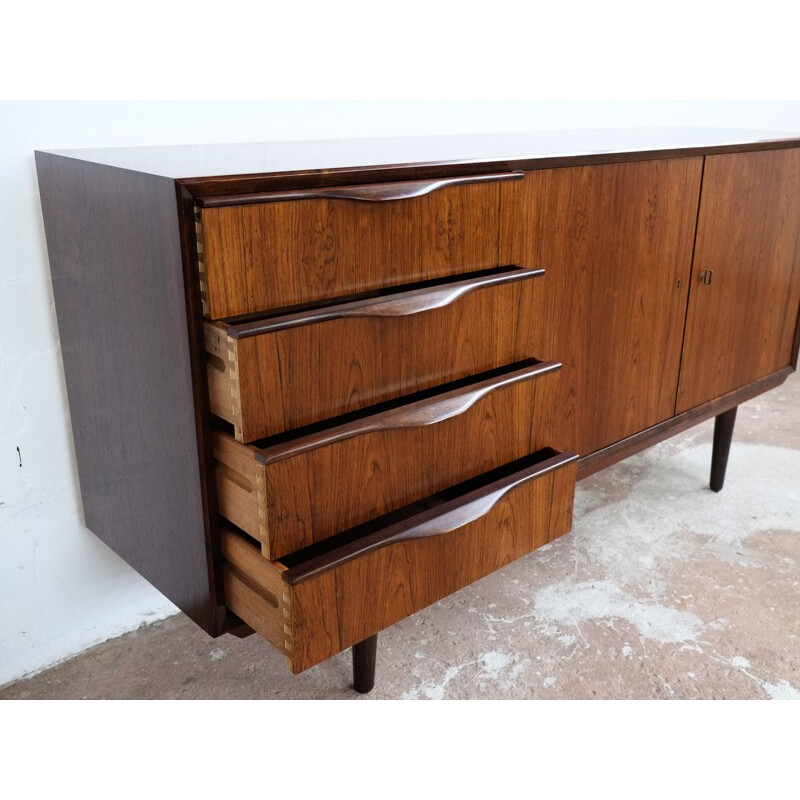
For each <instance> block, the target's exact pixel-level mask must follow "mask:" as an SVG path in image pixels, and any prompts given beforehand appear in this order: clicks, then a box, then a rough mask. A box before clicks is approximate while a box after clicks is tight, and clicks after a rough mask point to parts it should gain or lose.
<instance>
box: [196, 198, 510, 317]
mask: <svg viewBox="0 0 800 800" xmlns="http://www.w3.org/2000/svg"><path fill="white" fill-rule="evenodd" d="M500 185H501V184H498V183H495V182H491V183H474V184H468V185H465V186H464V185H457V186H453V187H445V188H443V189H440V190H438V191H434V192H432V193H430V194H426V195H423V196H421V197H415V198H412V199H407V200H398V201H393V202H382V203H366V202H358V201H353V200H346V199H339V200H334V199H317V200H294V201H288V202H278V203H261V204H258V205H242V206H231V207H225V208H210V209H204V210H203V211H202V241H203V250H204V256H203V266H204V274H205V277H204V280H205V285H206V287H207V295H208V306H207V315H208V316H209V317H211V318H212V319H219V318H222V317H230V316H235V315H239V314H248V313H254V312H261V311H268V310H270V309H273V308H281V307H284V306H291V305H296V304H301V303H310V302H316V301H322V300H328V299H330V298H332V297H345V296H347V295H352V294H356V293H360V292H369V291H372V290H375V289H380V288H382V287H385V286H392V285H397V284H404V283H413V282H415V281H422V280H428V279H431V278H437V277H442V276H445V275H452V274H454V273H460V272H466V271H468V270H471V269H476V270H477V269H481V268H485V267H493V266H497V265H498V264H499V261H498V259H497V245H498V241H497V239H498V235H497V231H498V227H499V196H500V189H499V186H500Z"/></svg>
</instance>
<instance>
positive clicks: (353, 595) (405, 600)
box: [221, 448, 578, 673]
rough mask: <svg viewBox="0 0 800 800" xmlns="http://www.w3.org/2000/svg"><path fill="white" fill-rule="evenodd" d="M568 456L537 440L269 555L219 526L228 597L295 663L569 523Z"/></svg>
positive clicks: (409, 609)
mask: <svg viewBox="0 0 800 800" xmlns="http://www.w3.org/2000/svg"><path fill="white" fill-rule="evenodd" d="M577 460H578V457H577V456H576V455H572V454H564V453H558V452H556V451H555V450H552V449H550V448H545V449H543V450H539V451H537V452H536V453H532V454H530V455H527V456H525V457H524V458H521V459H518V460H517V461H514V462H511V463H509V464H506V465H504V466H502V467H500V468H498V469H495V470H492V471H490V472H487V473H484V474H483V475H481V476H479V477H478V478H473V479H471V480H469V481H465V482H464V483H461V484H458V485H457V486H454V487H451V488H449V489H447V490H445V491H443V492H440V493H439V494H436V495H432V496H430V497H428V498H426V499H425V500H423V501H420V502H418V503H415V504H412V505H410V506H407V507H405V508H404V509H402V510H400V511H396V512H393V513H392V514H391V515H387V516H386V517H383V518H380V519H377V520H374V521H372V522H370V523H367V524H365V525H362V526H359V527H356V528H353V529H351V530H350V531H347V532H345V533H343V534H340V535H339V536H337V537H334V538H332V539H329V540H327V541H326V542H324V543H322V544H318V545H314V546H312V547H311V548H306V549H305V550H301V551H298V552H297V553H295V554H293V555H292V556H289V557H286V558H284V559H281V560H280V561H276V562H270V561H267V560H266V559H265V558H264V557H263V556H262V555H261V552H260V549H259V547H258V546H257V545H256V544H255V543H254V542H253V541H251V540H250V539H249V538H248V537H246V536H245V535H244V534H243V533H241V532H239V531H236V530H234V529H232V528H223V530H222V532H221V535H222V556H223V565H224V566H223V569H224V587H225V602H226V605H227V606H228V608H230V609H231V611H233V613H234V614H236V615H237V616H238V617H240V618H241V619H242V620H243V621H244V622H246V623H247V624H248V625H250V627H252V628H253V629H254V630H255V631H257V632H258V633H260V634H261V635H262V636H264V638H266V639H267V640H268V641H270V642H271V643H272V644H273V645H275V646H276V647H277V648H278V649H279V650H281V651H282V652H284V653H286V655H287V656H288V658H289V666H290V669H291V670H292V672H295V673H297V672H301V671H303V670H305V669H308V668H309V667H311V666H313V665H314V664H317V663H319V662H320V661H323V660H324V659H326V658H329V657H330V656H332V655H335V654H336V653H338V652H340V651H341V650H344V649H345V648H347V647H351V646H352V645H354V644H357V643H359V642H361V641H363V640H364V639H366V638H368V637H370V636H372V635H374V634H376V633H378V632H379V631H381V630H383V629H384V628H386V627H388V626H390V625H392V624H394V623H395V622H397V621H399V620H401V619H403V618H404V617H407V616H409V615H410V614H413V613H414V612H416V611H419V610H420V609H422V608H424V607H425V606H428V605H430V604H431V603H435V602H437V601H438V600H441V599H442V598H443V597H446V596H447V595H449V594H451V593H453V592H455V591H457V590H458V589H460V588H462V587H463V586H467V585H468V584H470V583H472V582H473V581H476V580H477V579H478V578H481V577H483V576H484V575H488V574H489V573H491V572H493V571H494V570H497V569H499V568H501V567H503V566H505V565H507V564H509V563H511V562H512V561H514V560H515V559H517V558H520V557H521V556H523V555H525V554H526V553H528V552H530V551H531V550H534V549H535V548H537V547H540V546H542V545H544V544H547V543H548V542H550V541H552V540H553V539H555V538H556V537H558V536H561V535H562V534H564V533H567V532H568V531H569V530H570V528H571V527H572V503H573V498H574V490H575V476H576V469H577Z"/></svg>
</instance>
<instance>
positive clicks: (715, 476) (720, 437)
mask: <svg viewBox="0 0 800 800" xmlns="http://www.w3.org/2000/svg"><path fill="white" fill-rule="evenodd" d="M737 408H738V406H734V407H733V408H732V409H731V410H730V411H726V412H725V413H724V414H720V415H719V416H718V417H717V419H716V421H715V422H714V450H713V452H712V453H711V480H710V482H709V483H710V486H711V488H712V489H713V490H714V491H715V492H718V491H719V490H720V489H721V488H722V485H723V484H724V483H725V470H726V468H727V466H728V453H730V451H731V439H732V438H733V426H734V423H735V422H736V409H737Z"/></svg>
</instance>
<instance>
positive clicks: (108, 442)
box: [36, 153, 224, 633]
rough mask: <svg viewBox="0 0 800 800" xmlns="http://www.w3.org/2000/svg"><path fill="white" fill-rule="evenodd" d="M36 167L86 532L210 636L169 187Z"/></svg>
mask: <svg viewBox="0 0 800 800" xmlns="http://www.w3.org/2000/svg"><path fill="white" fill-rule="evenodd" d="M36 164H37V171H38V175H39V187H40V191H41V199H42V211H43V216H44V223H45V231H46V235H47V245H48V251H49V255H50V268H51V274H52V278H53V294H54V297H55V302H56V310H57V316H58V327H59V333H60V338H61V351H62V357H63V361H64V374H65V378H66V385H67V395H68V398H69V407H70V415H71V421H72V432H73V437H74V441H75V456H76V460H77V465H78V474H79V478H80V488H81V497H82V499H83V510H84V516H85V522H86V525H87V527H88V528H89V529H90V530H91V531H92V532H93V533H95V534H96V535H97V536H98V537H99V538H100V539H102V540H103V541H104V542H105V543H106V544H107V545H109V547H111V549H112V550H114V551H115V552H116V553H118V554H119V555H120V556H121V557H122V558H124V559H125V560H126V561H127V562H128V563H129V564H130V565H131V566H133V567H134V568H135V569H136V570H137V571H138V572H139V573H140V574H142V575H143V576H144V577H145V578H146V579H147V580H149V581H150V582H151V583H152V584H153V585H154V586H155V587H156V588H157V589H159V590H160V591H161V592H163V593H164V594H165V595H166V596H167V597H168V598H169V599H170V600H172V602H174V603H175V604H176V605H177V606H178V607H179V608H181V609H182V610H183V611H184V612H185V613H186V614H188V615H189V616H190V617H191V618H192V619H193V620H194V621H195V622H197V623H198V624H199V625H201V626H202V627H203V628H205V629H206V630H207V631H209V632H212V633H218V632H219V624H220V620H221V617H222V613H223V612H224V609H223V608H221V607H218V606H217V600H216V587H215V584H214V572H213V569H212V568H211V559H210V555H209V552H208V550H207V541H206V530H205V524H204V506H203V489H202V486H201V465H200V455H199V449H198V440H197V429H196V417H195V398H194V391H193V389H194V387H193V384H192V367H191V355H190V344H189V338H188V334H187V301H186V299H185V295H184V272H183V264H182V256H181V231H180V222H179V213H178V199H177V195H176V186H175V183H174V181H172V180H169V179H165V178H156V177H153V176H150V175H143V174H140V173H136V172H129V171H126V170H121V169H114V168H111V167H103V166H98V165H95V164H90V163H86V162H82V161H78V160H76V159H71V158H61V157H58V156H53V155H48V154H45V153H37V154H36ZM190 296H191V295H190ZM192 311H193V310H192V309H190V313H191V312H192ZM195 313H197V312H195Z"/></svg>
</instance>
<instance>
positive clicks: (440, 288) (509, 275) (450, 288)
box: [223, 265, 544, 339]
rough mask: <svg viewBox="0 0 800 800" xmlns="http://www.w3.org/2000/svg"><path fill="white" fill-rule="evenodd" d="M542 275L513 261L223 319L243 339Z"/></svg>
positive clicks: (388, 311)
mask: <svg viewBox="0 0 800 800" xmlns="http://www.w3.org/2000/svg"><path fill="white" fill-rule="evenodd" d="M542 275H544V270H543V269H522V268H521V267H516V266H514V265H509V266H506V267H499V268H497V269H492V270H482V271H479V272H474V273H471V274H470V275H469V276H464V275H459V276H455V278H453V279H449V278H448V279H447V280H440V281H429V282H427V283H425V284H424V286H420V284H413V285H414V286H415V287H417V288H411V289H409V288H406V287H393V288H392V289H391V290H389V291H382V292H379V293H376V294H375V295H372V296H367V297H366V298H361V299H358V300H353V301H352V302H345V303H328V304H324V305H320V306H313V307H311V308H307V309H304V310H303V311H297V312H294V313H282V314H281V313H279V314H275V315H271V316H265V317H260V318H256V319H254V320H251V321H249V322H231V323H224V322H223V325H224V326H225V331H226V333H227V334H228V336H230V337H232V338H234V339H244V338H246V337H248V336H257V335H259V334H261V333H273V332H274V331H281V330H286V329H287V328H297V327H300V326H301V325H312V324H314V323H316V322H329V321H330V320H334V319H347V318H349V317H410V316H411V315H412V314H422V313H423V312H425V311H432V310H433V309H434V308H444V306H449V305H452V304H453V303H455V302H456V300H458V299H459V298H460V297H463V296H464V295H465V294H468V293H469V292H476V291H478V290H479V289H488V288H490V287H492V286H499V285H500V284H504V283H511V282H513V281H522V280H527V279H529V278H538V277H540V276H542Z"/></svg>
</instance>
